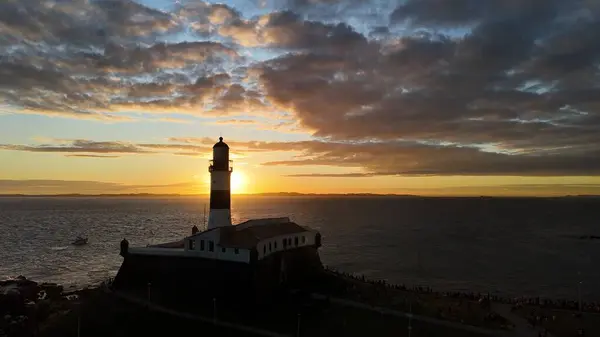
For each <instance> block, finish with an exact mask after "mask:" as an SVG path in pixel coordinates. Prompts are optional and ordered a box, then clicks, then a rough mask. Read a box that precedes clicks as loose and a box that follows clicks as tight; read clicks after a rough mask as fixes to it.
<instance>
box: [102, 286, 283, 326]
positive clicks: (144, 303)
mask: <svg viewBox="0 0 600 337" xmlns="http://www.w3.org/2000/svg"><path fill="white" fill-rule="evenodd" d="M112 294H114V295H116V296H117V297H119V298H121V299H124V300H126V301H128V302H131V303H134V304H138V305H141V306H145V307H147V308H149V309H150V310H153V311H158V312H162V313H165V314H168V315H172V316H176V317H181V318H185V319H190V320H196V321H200V322H204V323H209V324H214V325H217V326H221V327H224V328H229V329H235V330H238V331H244V332H247V333H252V334H255V335H262V336H267V337H290V336H289V335H284V334H279V333H276V332H272V331H268V330H263V329H258V328H254V327H251V326H247V325H241V324H236V323H230V322H225V321H221V320H218V319H213V318H209V317H205V316H200V315H192V314H189V313H185V312H180V311H176V310H173V309H169V308H167V307H163V306H160V305H158V304H155V303H152V302H150V301H147V300H143V299H140V298H138V297H135V296H131V295H129V294H124V293H122V292H112Z"/></svg>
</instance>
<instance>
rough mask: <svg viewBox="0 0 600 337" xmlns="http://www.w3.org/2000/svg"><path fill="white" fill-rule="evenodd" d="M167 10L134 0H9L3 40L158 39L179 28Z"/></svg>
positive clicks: (0, 9) (3, 10)
mask: <svg viewBox="0 0 600 337" xmlns="http://www.w3.org/2000/svg"><path fill="white" fill-rule="evenodd" d="M177 26H178V23H177V22H176V21H175V20H174V18H173V17H172V16H171V15H170V14H167V13H163V12H160V11H158V10H154V9H151V8H148V7H145V6H142V5H140V4H138V3H137V2H135V1H132V0H89V1H88V0H72V1H51V0H5V1H2V3H0V27H1V32H2V34H1V35H2V36H3V38H2V39H0V42H5V43H6V42H8V43H14V42H33V43H36V42H43V43H50V44H62V43H65V42H68V43H71V44H74V45H78V46H88V45H102V44H103V43H106V42H107V41H109V40H130V41H131V40H133V39H135V38H149V39H150V38H155V37H157V36H159V35H162V34H164V33H167V32H169V31H172V30H174V29H176V28H177Z"/></svg>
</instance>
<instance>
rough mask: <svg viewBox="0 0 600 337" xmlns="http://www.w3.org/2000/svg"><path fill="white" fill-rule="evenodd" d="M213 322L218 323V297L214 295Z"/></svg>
mask: <svg viewBox="0 0 600 337" xmlns="http://www.w3.org/2000/svg"><path fill="white" fill-rule="evenodd" d="M213 324H215V325H216V324H217V298H216V297H213Z"/></svg>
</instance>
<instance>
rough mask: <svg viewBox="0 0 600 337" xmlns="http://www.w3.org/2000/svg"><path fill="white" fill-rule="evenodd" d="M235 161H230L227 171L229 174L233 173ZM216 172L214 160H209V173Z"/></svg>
mask: <svg viewBox="0 0 600 337" xmlns="http://www.w3.org/2000/svg"><path fill="white" fill-rule="evenodd" d="M232 164H233V160H230V161H229V165H227V170H228V171H229V172H233V165H232ZM214 170H215V165H214V160H209V161H208V172H212V171H214Z"/></svg>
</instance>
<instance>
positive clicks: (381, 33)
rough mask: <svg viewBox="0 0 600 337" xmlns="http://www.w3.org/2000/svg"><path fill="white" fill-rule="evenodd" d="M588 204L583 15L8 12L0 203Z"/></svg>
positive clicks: (258, 7) (40, 0)
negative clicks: (111, 196) (444, 198)
mask: <svg viewBox="0 0 600 337" xmlns="http://www.w3.org/2000/svg"><path fill="white" fill-rule="evenodd" d="M219 136H222V137H223V138H224V140H225V142H227V143H228V144H229V146H230V148H231V151H232V159H233V167H234V173H233V176H232V189H233V193H263V192H301V193H386V194H387V193H396V194H419V195H526V196H555V195H567V194H568V195H573V194H600V2H598V1H595V0H230V1H224V2H219V3H217V2H212V1H207V2H204V1H196V0H194V1H192V0H179V1H176V0H139V1H133V0H4V1H2V2H0V194H12V193H25V194H60V193H84V194H97V193H180V194H196V193H207V192H208V191H209V185H208V181H209V180H208V174H209V173H208V161H209V160H210V157H211V149H212V145H213V144H214V143H215V142H216V141H217V140H218V138H219Z"/></svg>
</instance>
